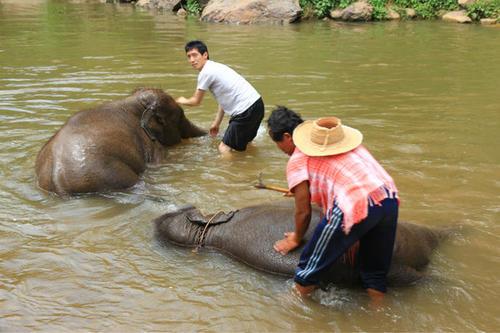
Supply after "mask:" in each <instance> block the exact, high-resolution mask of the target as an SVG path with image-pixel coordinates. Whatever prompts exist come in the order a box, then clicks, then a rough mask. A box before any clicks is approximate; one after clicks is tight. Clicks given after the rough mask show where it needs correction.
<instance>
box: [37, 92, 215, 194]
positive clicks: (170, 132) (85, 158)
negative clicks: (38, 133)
mask: <svg viewBox="0 0 500 333" xmlns="http://www.w3.org/2000/svg"><path fill="white" fill-rule="evenodd" d="M205 134H206V132H205V131H203V130H202V129H200V128H198V127H196V126H195V125H193V124H192V123H191V122H190V121H189V120H188V119H187V118H186V116H185V115H184V111H183V110H182V108H181V107H180V106H179V105H178V104H177V103H176V102H175V101H174V99H172V97H170V96H169V95H167V94H166V93H165V92H163V91H162V90H160V89H138V90H136V91H135V92H134V93H133V94H132V95H131V96H128V97H126V98H125V99H122V100H118V101H114V102H110V103H107V104H103V105H100V106H98V107H96V108H93V109H89V110H84V111H80V112H78V113H76V114H74V115H73V116H72V117H70V118H69V119H68V121H67V122H66V124H64V126H63V127H62V128H61V129H60V130H59V131H57V133H56V134H54V136H52V137H51V138H50V140H49V141H48V142H47V143H46V144H45V145H44V146H43V148H42V149H41V150H40V152H39V153H38V156H37V159H36V166H35V167H36V174H37V177H38V184H39V186H40V187H41V188H43V189H45V190H47V191H50V192H55V193H57V194H59V195H71V194H75V193H88V192H102V191H109V190H118V189H124V188H127V187H130V186H132V185H134V184H135V183H136V182H137V181H138V179H139V176H140V175H141V174H142V173H143V172H144V170H145V169H146V164H147V163H150V162H157V161H158V160H159V158H160V156H161V152H162V151H163V149H164V147H166V146H170V145H173V144H176V143H179V142H180V141H181V138H190V137H197V136H202V135H205Z"/></svg>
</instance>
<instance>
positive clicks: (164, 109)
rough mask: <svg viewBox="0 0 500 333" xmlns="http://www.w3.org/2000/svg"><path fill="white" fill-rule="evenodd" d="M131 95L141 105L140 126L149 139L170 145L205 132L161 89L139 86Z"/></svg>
mask: <svg viewBox="0 0 500 333" xmlns="http://www.w3.org/2000/svg"><path fill="white" fill-rule="evenodd" d="M133 96H135V97H136V98H137V100H138V102H139V103H140V105H142V107H143V112H142V115H141V127H142V128H143V129H144V131H145V132H146V134H147V135H148V136H149V138H150V139H151V140H153V141H156V140H158V141H159V142H160V143H161V144H162V145H164V146H170V145H174V144H176V143H179V142H180V141H181V139H186V138H191V137H197V136H202V135H205V134H207V133H206V132H205V131H204V130H202V129H200V128H198V127H197V126H195V125H194V124H192V123H191V122H190V121H189V120H188V119H187V118H186V116H185V114H184V110H183V109H182V108H181V107H180V106H179V105H178V104H177V103H176V102H175V100H174V99H173V98H172V97H171V96H169V95H167V94H166V93H165V92H163V90H160V89H147V88H141V89H138V90H136V91H135V92H134V94H133Z"/></svg>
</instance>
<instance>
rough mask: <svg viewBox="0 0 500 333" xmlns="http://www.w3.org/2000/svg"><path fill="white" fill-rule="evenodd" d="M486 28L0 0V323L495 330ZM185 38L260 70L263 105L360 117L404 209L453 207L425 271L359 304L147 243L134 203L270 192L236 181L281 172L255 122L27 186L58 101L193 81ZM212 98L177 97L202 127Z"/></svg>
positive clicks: (412, 215) (247, 197)
mask: <svg viewBox="0 0 500 333" xmlns="http://www.w3.org/2000/svg"><path fill="white" fill-rule="evenodd" d="M497 30H498V29H490V28H485V27H481V26H477V25H467V26H465V25H454V24H442V23H440V22H402V23H396V24H393V23H374V24H361V25H359V24H339V23H331V22H316V23H303V24H300V25H294V26H264V25H261V26H231V25H216V24H204V23H200V22H198V21H196V20H194V19H188V20H187V21H184V19H181V18H178V17H176V16H172V15H168V14H157V15H153V14H151V13H148V12H146V11H142V10H135V9H133V7H131V6H127V5H105V4H100V3H94V2H92V1H56V0H46V1H42V0H40V1H34V0H23V1H13V0H8V1H2V2H1V3H0V40H1V43H0V129H1V131H0V147H1V149H0V160H1V162H2V163H1V167H0V174H1V178H2V181H1V182H0V204H1V206H2V209H1V210H0V239H1V240H2V241H1V242H0V258H1V262H0V303H1V304H2V306H1V307H0V330H6V331H19V330H21V331H25V330H39V329H40V328H43V329H44V330H49V331H59V330H61V329H66V330H67V329H75V328H76V329H79V330H92V331H95V330H105V329H107V328H109V329H111V330H113V331H115V330H116V331H118V330H125V331H139V330H141V331H143V330H148V331H150V330H153V331H154V330H160V331H172V330H173V331H192V330H214V331H215V330H222V331H234V330H238V331H240V330H244V331H250V330H259V331H284V330H291V331H299V330H307V331H340V330H342V331H358V330H365V331H366V330H368V331H416V330H418V331H431V330H432V331H435V330H436V329H438V330H450V331H464V330H466V331H479V330H486V331H494V330H498V329H500V323H499V321H498V319H497V312H498V311H497V309H498V306H497V305H496V298H498V296H500V295H499V294H498V289H499V288H498V283H497V282H496V280H497V279H496V278H495V277H496V276H497V275H498V273H499V270H498V267H499V265H498V258H499V254H500V253H499V250H498V249H497V244H498V236H497V235H498V223H497V220H498V217H499V210H500V209H499V208H500V206H499V204H498V202H499V195H498V193H499V187H500V183H499V182H498V179H499V176H500V169H499V162H500V154H499V153H498V150H497V149H496V142H498V139H499V137H498V134H497V133H498V130H497V124H498V121H499V115H498V110H499V108H500V103H499V100H498V95H499V92H500V91H499V88H498V78H499V77H500V68H499V66H498V62H496V61H495V60H496V59H497V55H498V53H499V51H500V46H499V45H500V44H499V43H498V42H497V41H498V31H497ZM263 37H264V38H263ZM193 38H200V39H203V40H205V41H206V42H207V44H208V45H209V48H210V55H211V57H212V59H214V60H218V61H221V62H224V63H227V64H229V65H230V66H232V67H234V68H235V69H237V70H238V71H239V72H241V73H242V74H243V75H244V76H245V77H247V78H248V80H249V81H250V82H252V83H253V84H254V85H255V86H256V88H257V89H258V90H259V91H260V92H261V94H262V95H263V97H264V101H265V103H266V113H267V114H269V112H270V110H271V109H272V108H273V107H274V105H277V104H284V105H287V106H289V107H291V108H293V109H295V110H296V111H298V112H300V113H301V114H302V115H303V116H304V117H305V118H313V117H319V116H323V115H327V114H334V115H337V116H339V117H340V118H342V119H343V120H344V122H345V123H346V124H348V125H351V126H353V127H357V128H359V129H360V130H361V131H362V132H363V133H364V136H365V143H366V145H367V146H368V147H369V148H370V150H371V151H372V152H373V154H374V155H375V156H376V157H377V158H378V159H380V160H381V162H382V163H383V164H384V165H385V166H386V168H387V169H388V170H389V172H390V173H391V174H392V175H393V176H394V178H395V179H396V181H397V184H398V187H399V189H400V190H401V197H402V207H401V215H402V219H405V220H410V221H414V222H417V223H422V224H426V225H431V226H448V225H455V224H461V225H464V226H465V227H464V232H463V234H462V235H461V236H459V237H456V238H455V239H453V240H451V241H450V242H448V243H447V244H444V245H443V246H442V247H440V249H439V250H438V252H437V253H436V255H435V256H434V258H433V261H432V263H431V265H430V267H429V270H428V272H429V278H427V279H425V280H424V281H422V282H421V283H419V284H418V285H416V286H412V287H408V288H393V289H392V290H391V292H390V294H389V295H388V297H387V303H386V305H385V306H384V308H383V309H382V310H381V311H378V312H374V311H372V310H370V309H369V308H367V306H366V305H367V302H366V296H365V294H364V292H363V291H362V290H349V289H342V288H335V287H334V288H333V289H331V290H330V291H328V292H318V293H317V294H316V295H315V297H314V299H313V300H312V301H301V300H300V299H299V298H298V297H297V296H296V295H294V294H292V293H291V292H290V289H291V286H292V282H291V281H290V280H288V281H284V280H283V279H281V278H277V277H274V276H268V275H264V274H262V273H260V272H256V271H254V270H252V269H250V268H247V267H245V266H243V265H241V264H239V263H237V262H234V261H233V260H231V259H228V258H227V257H225V256H223V255H221V254H217V253H211V252H209V251H201V252H200V253H198V254H194V253H192V252H190V251H188V250H185V249H181V248H176V247H172V246H163V245H161V244H158V243H157V242H156V241H155V239H154V235H153V229H152V225H151V223H150V221H151V220H152V219H153V218H155V217H157V216H158V215H160V214H162V213H164V212H166V211H171V210H174V209H176V208H177V207H180V206H182V205H185V204H193V205H195V206H197V207H199V208H200V209H201V210H202V211H203V212H205V213H209V212H214V211H217V210H231V209H234V208H238V207H242V206H245V205H248V204H249V203H258V202H266V201H269V200H278V199H280V194H278V193H272V192H266V191H263V190H257V189H254V188H253V187H252V186H251V185H252V184H254V183H255V182H256V181H257V177H258V174H259V172H262V173H263V178H264V180H265V182H266V183H269V184H276V185H280V186H285V180H284V167H285V163H286V160H287V157H286V156H285V155H283V153H281V152H280V151H279V150H278V149H277V148H276V147H275V145H274V144H273V143H272V142H271V141H270V139H269V138H268V137H267V134H266V129H265V126H264V125H263V126H262V127H261V129H260V131H259V134H258V136H257V138H256V140H255V144H254V145H253V146H252V147H250V148H249V150H248V152H246V153H244V154H236V157H235V158H234V159H232V160H230V161H224V160H221V159H219V158H218V154H217V144H218V140H214V139H212V138H210V137H203V138H196V139H190V140H187V141H185V142H183V143H182V144H180V145H177V146H175V147H172V148H170V149H169V150H168V151H167V152H166V153H165V161H164V162H163V163H161V164H160V165H157V166H153V167H151V168H150V169H149V170H148V171H147V172H146V173H145V174H144V176H143V178H142V179H141V181H140V182H139V183H138V184H137V185H136V186H135V187H133V188H132V189H130V190H128V191H123V192H119V193H108V194H104V195H99V196H80V197H77V198H74V199H72V200H62V199H60V198H58V197H55V196H53V195H50V194H47V193H44V192H43V191H41V190H39V189H38V188H37V186H36V180H35V177H34V170H33V165H34V161H35V156H36V154H37V152H38V150H39V149H40V148H41V146H42V145H43V143H44V142H46V141H47V140H48V138H49V137H50V136H51V135H52V134H53V133H54V132H55V131H56V130H57V129H58V128H59V127H60V126H61V125H62V124H63V123H64V122H65V121H66V119H67V118H68V117H69V115H70V114H72V113H74V112H76V111H78V110H81V109H85V108H89V107H92V106H94V105H96V104H99V103H102V102H105V101H109V100H113V99H117V98H121V97H123V96H126V95H128V94H129V93H130V92H131V91H132V90H134V89H135V88H136V87H140V86H153V87H161V88H163V89H165V90H166V91H167V92H168V93H170V94H172V95H174V96H179V95H186V94H189V93H191V92H192V90H193V89H194V87H195V80H196V73H195V72H193V71H192V69H191V67H190V66H189V65H188V63H187V62H186V60H185V55H184V51H183V45H184V43H185V41H186V40H189V39H193ZM215 109H216V105H215V103H214V101H213V99H211V98H210V97H209V98H207V99H206V100H205V101H204V104H203V105H202V106H201V107H197V108H187V109H186V113H187V115H188V117H189V118H190V119H191V120H192V121H193V122H195V123H197V124H199V125H201V126H203V127H205V128H206V127H208V126H209V124H210V123H211V121H212V119H213V117H214V115H215ZM266 119H267V116H266ZM256 242H258V240H256ZM263 246H265V244H264V245H263Z"/></svg>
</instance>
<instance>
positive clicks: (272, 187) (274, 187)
mask: <svg viewBox="0 0 500 333" xmlns="http://www.w3.org/2000/svg"><path fill="white" fill-rule="evenodd" d="M254 187H256V188H262V189H265V190H271V191H277V192H281V193H288V189H287V188H284V187H278V186H272V185H264V184H255V185H254Z"/></svg>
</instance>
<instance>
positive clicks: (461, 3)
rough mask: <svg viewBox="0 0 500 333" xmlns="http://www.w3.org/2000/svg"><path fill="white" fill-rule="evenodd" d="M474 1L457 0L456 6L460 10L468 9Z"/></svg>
mask: <svg viewBox="0 0 500 333" xmlns="http://www.w3.org/2000/svg"><path fill="white" fill-rule="evenodd" d="M474 2H476V0H458V5H459V6H460V7H462V8H469V6H470V5H472V4H473V3H474Z"/></svg>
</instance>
